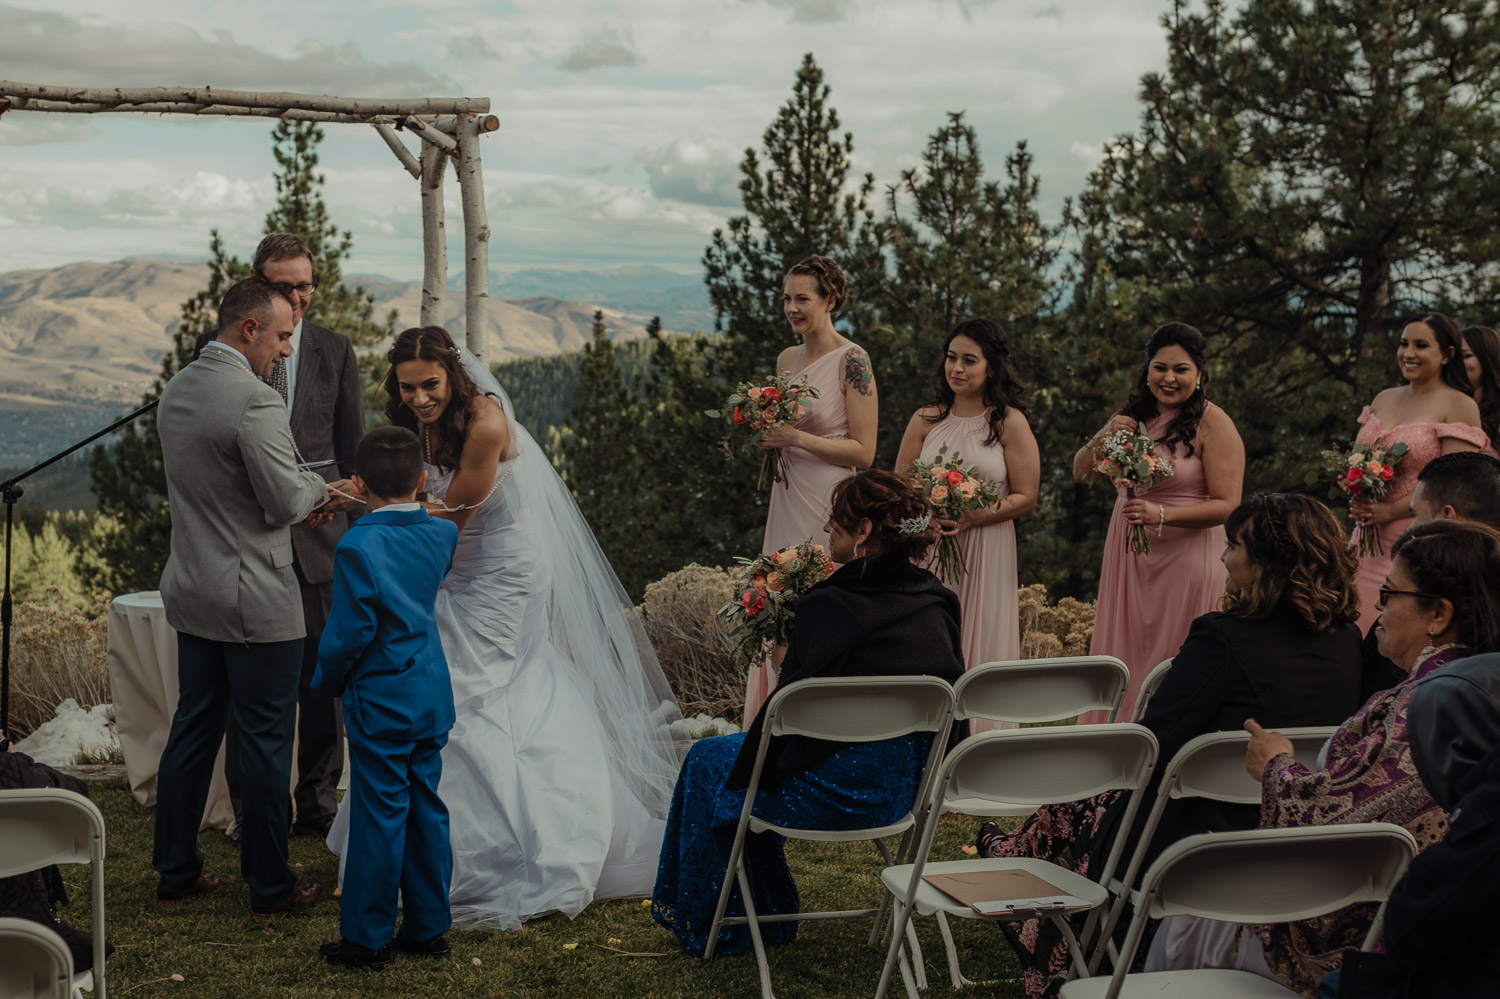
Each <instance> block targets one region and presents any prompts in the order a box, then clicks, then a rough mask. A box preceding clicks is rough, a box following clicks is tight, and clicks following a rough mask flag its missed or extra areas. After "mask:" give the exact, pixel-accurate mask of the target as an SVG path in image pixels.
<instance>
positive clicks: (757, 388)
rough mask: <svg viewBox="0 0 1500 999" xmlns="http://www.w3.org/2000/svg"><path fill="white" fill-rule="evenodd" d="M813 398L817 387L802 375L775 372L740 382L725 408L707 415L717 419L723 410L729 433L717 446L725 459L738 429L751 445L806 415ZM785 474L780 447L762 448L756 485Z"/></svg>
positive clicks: (783, 476) (777, 479) (721, 416)
mask: <svg viewBox="0 0 1500 999" xmlns="http://www.w3.org/2000/svg"><path fill="white" fill-rule="evenodd" d="M817 397H818V390H817V389H815V388H813V387H812V386H810V385H808V384H807V376H806V375H803V376H802V379H801V380H800V381H798V382H796V383H793V382H792V380H791V377H790V376H789V375H781V374H778V375H775V376H773V377H771V378H767V379H765V380H764V381H760V382H741V383H740V384H739V386H738V387H737V388H736V389H735V390H734V391H733V392H732V393H730V395H729V398H728V399H726V400H725V401H724V406H725V409H710V410H708V411H707V415H708V416H711V417H713V418H714V419H716V420H718V419H723V418H724V416H725V413H726V411H727V413H728V416H729V433H728V434H727V435H725V437H724V440H723V441H722V442H720V445H719V446H720V447H721V448H723V450H724V457H726V458H729V457H732V456H733V455H734V443H735V438H736V437H740V436H741V431H743V430H748V431H750V434H751V436H750V438H749V439H748V440H747V441H745V442H744V444H746V445H749V446H752V447H753V446H754V444H755V442H756V441H758V440H761V439H762V438H764V437H765V435H766V433H767V432H768V431H771V430H779V429H781V428H782V427H784V426H786V425H787V424H788V423H795V422H796V421H797V420H800V419H802V417H804V416H806V415H807V411H808V410H809V409H811V408H812V403H813V400H814V399H816V398H817ZM785 477H786V469H785V468H784V467H783V465H782V458H781V449H780V448H774V449H772V450H769V451H763V452H762V457H761V462H760V477H759V479H758V480H757V482H756V488H757V489H765V488H768V487H769V486H770V485H771V484H772V483H776V482H780V481H781V480H782V479H784V478H785Z"/></svg>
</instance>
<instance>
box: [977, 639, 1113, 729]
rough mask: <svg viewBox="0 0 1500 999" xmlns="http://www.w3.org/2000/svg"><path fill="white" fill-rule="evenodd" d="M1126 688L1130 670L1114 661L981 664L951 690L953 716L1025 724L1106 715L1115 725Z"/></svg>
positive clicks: (1074, 659)
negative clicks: (1090, 713) (1089, 713)
mask: <svg viewBox="0 0 1500 999" xmlns="http://www.w3.org/2000/svg"><path fill="white" fill-rule="evenodd" d="M1129 685H1130V670H1128V669H1126V668H1125V664H1124V663H1122V662H1121V661H1120V660H1118V659H1116V658H1115V657H1114V656H1063V657H1059V658H1055V659H1009V660H1001V661H998V662H992V663H984V664H982V665H979V666H975V667H974V668H973V669H971V670H969V671H968V672H966V673H965V674H964V675H963V676H962V677H960V678H959V680H958V682H957V683H955V684H954V685H953V700H954V717H956V718H984V719H988V720H990V721H1010V722H1020V723H1022V724H1030V723H1037V722H1054V721H1061V720H1062V719H1064V718H1072V717H1074V716H1075V715H1081V714H1083V713H1084V712H1085V711H1106V712H1108V713H1109V718H1108V720H1109V721H1114V720H1115V716H1116V715H1117V714H1118V713H1119V710H1120V702H1121V701H1122V700H1124V698H1125V689H1126V688H1127V687H1128V686H1129Z"/></svg>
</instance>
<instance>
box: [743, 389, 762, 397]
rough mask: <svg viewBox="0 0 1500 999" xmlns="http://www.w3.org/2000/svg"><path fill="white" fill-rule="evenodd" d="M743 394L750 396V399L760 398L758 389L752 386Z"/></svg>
mask: <svg viewBox="0 0 1500 999" xmlns="http://www.w3.org/2000/svg"><path fill="white" fill-rule="evenodd" d="M745 394H746V395H747V396H749V397H750V398H752V399H759V398H760V389H758V388H752V389H750V390H749V391H748V392H746V393H745Z"/></svg>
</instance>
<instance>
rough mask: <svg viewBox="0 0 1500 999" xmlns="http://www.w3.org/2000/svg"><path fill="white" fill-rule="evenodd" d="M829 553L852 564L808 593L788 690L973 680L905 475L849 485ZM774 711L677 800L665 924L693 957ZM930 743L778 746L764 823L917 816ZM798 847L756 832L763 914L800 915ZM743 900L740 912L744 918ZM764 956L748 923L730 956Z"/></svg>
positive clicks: (953, 601)
mask: <svg viewBox="0 0 1500 999" xmlns="http://www.w3.org/2000/svg"><path fill="white" fill-rule="evenodd" d="M828 531H829V541H830V544H829V548H830V551H829V554H830V555H831V556H832V557H833V560H834V561H835V562H843V563H845V565H844V566H843V567H842V568H840V569H839V570H838V571H837V572H835V573H834V574H833V575H832V576H830V577H829V578H828V579H827V580H825V581H824V582H822V583H819V584H818V585H816V586H814V587H813V588H812V589H810V590H808V592H807V593H805V594H803V595H802V597H801V598H800V599H798V601H797V604H796V611H797V613H796V620H795V622H794V624H793V632H792V636H791V641H790V645H789V647H788V649H787V655H786V659H785V661H784V662H783V663H782V667H781V679H780V681H779V684H780V685H786V684H790V683H795V682H797V681H798V680H805V679H807V678H809V677H827V676H882V675H911V674H919V673H920V674H929V675H932V676H938V677H941V678H943V679H944V680H948V681H950V682H952V681H954V680H957V679H958V678H959V677H960V676H962V675H963V670H964V666H963V649H962V646H961V644H960V641H959V611H958V598H957V597H956V596H955V595H954V594H953V591H951V590H949V589H947V588H946V587H945V586H943V584H942V583H941V582H939V581H938V578H937V577H936V576H934V575H933V574H932V573H931V572H928V571H927V570H926V569H923V568H920V567H919V566H917V565H914V564H913V562H912V559H914V558H919V557H920V556H923V555H925V554H926V552H927V550H928V549H929V548H930V547H931V546H932V543H933V542H934V541H935V540H937V534H938V532H937V528H936V527H935V526H933V525H932V524H930V522H929V518H928V506H927V502H926V500H925V499H924V498H923V497H922V496H921V495H920V494H918V493H917V492H916V490H914V489H913V488H912V487H911V485H910V484H909V483H908V482H907V481H906V480H905V479H903V478H901V477H900V476H898V475H895V474H893V473H891V472H886V471H880V470H876V469H871V470H868V471H864V472H860V473H858V474H856V475H854V476H851V477H850V478H847V479H845V480H844V481H843V482H841V483H840V484H839V485H838V487H837V488H836V489H835V490H834V493H833V510H832V514H831V515H830V517H829V520H828ZM764 718H765V712H761V714H760V715H759V716H757V717H756V719H755V723H754V724H753V725H751V727H750V731H749V732H747V733H744V734H741V735H726V736H720V737H718V738H712V739H702V740H699V742H698V743H697V744H696V745H694V746H693V748H692V751H691V752H689V753H688V756H687V760H686V761H685V762H684V763H683V766H682V773H681V775H680V776H679V777H678V779H677V788H676V790H675V792H674V793H673V795H672V810H671V812H670V814H669V815H668V819H667V831H666V837H665V839H664V841H663V843H662V851H661V866H660V868H659V869H658V871H657V876H656V889H655V891H654V892H653V893H652V900H651V913H652V916H653V917H655V919H656V921H657V922H658V923H660V924H661V925H663V926H665V927H666V928H667V929H669V930H671V931H672V932H673V933H674V934H676V936H677V939H678V940H680V941H681V942H682V946H683V949H684V950H686V951H687V952H688V953H690V954H702V953H703V948H704V946H705V945H706V944H707V939H706V937H707V934H708V931H709V928H710V926H711V924H712V922H713V913H714V906H715V905H716V904H717V902H718V897H719V889H720V887H721V886H722V884H723V877H724V868H725V865H726V864H727V863H728V861H729V851H730V848H731V846H732V844H733V840H734V830H735V825H736V823H737V822H738V820H739V816H740V810H741V809H742V808H743V807H744V802H745V788H746V785H747V784H748V782H749V777H750V771H751V768H752V767H753V766H754V760H755V754H756V752H757V751H758V748H759V744H760V739H761V737H762V726H763V723H764ZM930 740H931V735H930V734H927V733H921V734H915V735H909V736H903V737H901V738H897V739H889V740H886V741H883V742H870V743H859V744H856V745H852V746H850V745H834V744H830V743H826V742H819V741H816V740H811V739H805V738H801V737H778V738H777V740H776V741H775V742H774V743H773V744H772V745H771V747H770V749H769V751H768V754H767V757H766V765H765V769H764V771H763V772H762V775H761V789H760V792H759V793H758V794H757V795H756V803H755V814H756V815H758V816H760V817H761V818H764V819H767V820H769V821H771V822H776V823H778V824H782V825H788V826H804V827H821V828H825V829H839V828H842V829H859V828H863V827H868V826H878V825H884V824H887V823H890V822H894V821H896V820H897V819H899V818H900V817H901V816H902V815H904V814H906V812H907V810H908V809H909V808H910V807H911V802H912V797H913V795H914V794H915V793H916V788H917V784H918V783H919V782H920V781H921V778H922V772H921V771H922V766H923V764H924V762H925V760H926V756H927V751H928V748H929V747H930V745H931V742H930ZM784 842H785V841H784V840H783V839H782V837H780V836H775V835H773V834H770V833H761V834H755V835H751V836H750V837H749V838H748V839H747V841H746V844H745V856H746V865H747V867H748V870H749V876H750V886H751V891H752V892H753V893H754V896H755V909H756V912H757V913H760V914H763V915H771V914H775V913H789V912H796V911H797V910H798V898H797V886H796V884H795V883H794V882H793V881H792V876H791V872H790V870H789V869H788V868H787V865H786V857H785V854H784V852H783V847H784ZM744 911H745V910H744V905H743V903H742V902H741V901H740V897H739V891H738V889H736V890H735V893H734V894H733V895H732V896H731V898H730V901H729V908H728V910H727V914H728V915H744ZM796 935H797V923H796V922H795V921H789V922H779V923H763V924H762V925H761V936H762V939H764V940H765V941H766V942H767V943H779V942H786V941H789V940H792V939H793V938H795V937H796ZM749 949H750V934H749V931H748V929H747V927H745V926H727V927H723V928H722V929H721V930H720V933H719V942H718V945H717V947H716V951H717V952H718V953H720V954H738V953H744V952H745V951H748V950H749Z"/></svg>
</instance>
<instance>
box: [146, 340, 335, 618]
mask: <svg viewBox="0 0 1500 999" xmlns="http://www.w3.org/2000/svg"><path fill="white" fill-rule="evenodd" d="M300 387H301V386H299V389H300ZM156 425H157V431H158V433H159V435H160V437H161V449H162V460H163V464H164V466H165V471H166V477H167V505H168V508H169V509H170V510H171V513H172V553H171V556H170V557H169V558H168V559H167V565H166V568H164V569H163V570H162V574H161V595H162V602H163V603H164V604H165V605H166V611H167V623H168V624H170V625H171V626H172V627H173V628H176V629H177V630H178V631H181V632H184V633H186V634H189V635H196V636H197V637H199V638H206V639H210V640H212V641H219V642H257V643H258V642H285V641H290V640H292V639H295V638H302V637H304V636H305V635H306V628H305V627H304V625H303V620H302V599H301V596H300V595H299V593H298V589H297V577H296V575H295V573H293V571H292V534H293V532H292V531H291V529H290V528H289V526H288V525H291V524H295V523H297V522H298V521H300V520H302V519H304V518H305V517H306V516H307V515H308V514H309V513H311V512H312V511H313V510H314V509H315V508H316V507H318V506H320V505H321V504H322V502H323V500H324V498H325V497H326V496H327V489H326V488H325V486H324V481H323V478H322V477H321V476H319V475H318V474H317V473H316V472H299V471H298V470H297V467H296V458H295V457H294V456H293V452H292V440H291V428H290V426H289V424H288V423H287V417H286V406H285V405H283V404H282V401H281V397H280V396H279V395H277V394H276V390H275V389H273V388H271V386H269V385H267V384H266V383H265V382H263V381H261V380H260V379H259V378H256V377H255V376H254V375H253V374H251V373H250V371H249V369H248V368H247V367H245V366H243V365H242V364H241V363H238V359H232V358H229V357H226V356H224V355H223V354H221V353H220V352H219V351H217V350H205V351H204V352H203V355H202V356H201V357H200V358H199V359H198V360H197V361H195V362H194V363H192V364H189V365H187V366H186V367H184V368H183V369H182V370H181V371H179V372H178V373H177V375H176V376H175V377H173V378H172V379H171V381H169V382H167V385H166V388H164V389H163V390H162V394H161V404H160V406H159V407H158V408H157V411H156ZM309 460H311V458H309Z"/></svg>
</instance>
